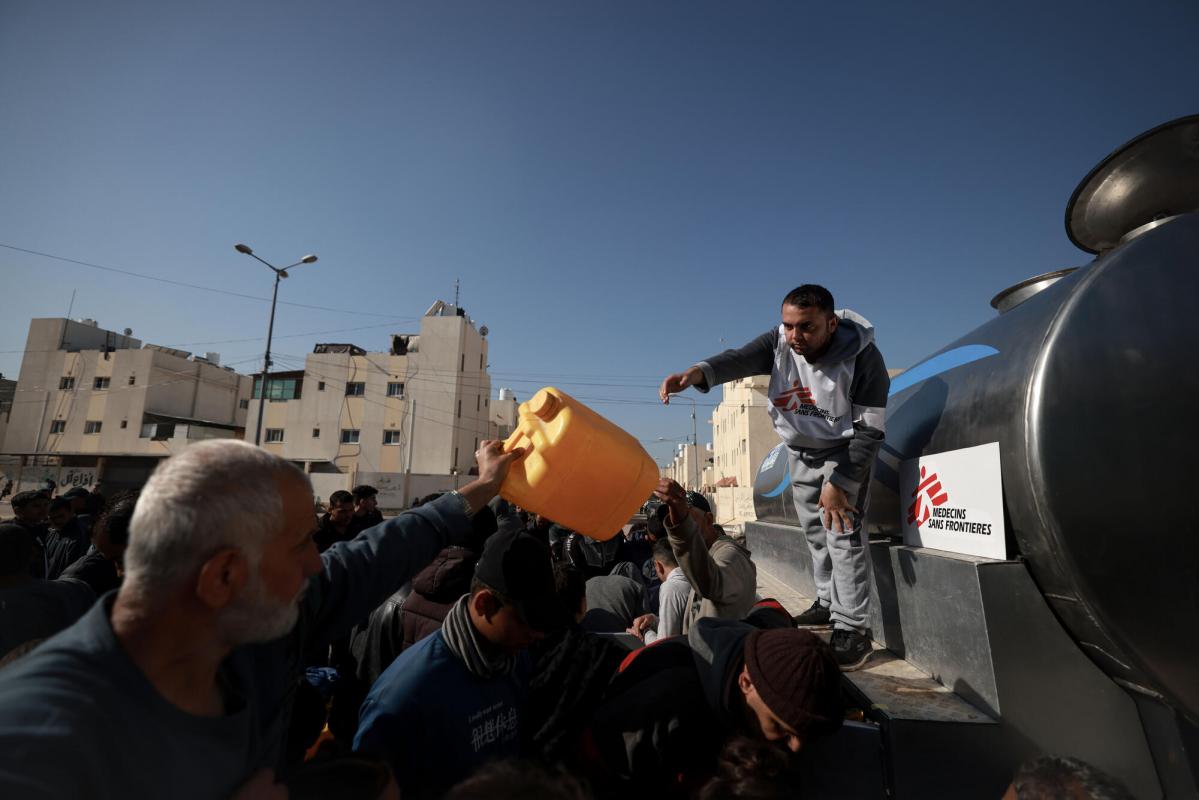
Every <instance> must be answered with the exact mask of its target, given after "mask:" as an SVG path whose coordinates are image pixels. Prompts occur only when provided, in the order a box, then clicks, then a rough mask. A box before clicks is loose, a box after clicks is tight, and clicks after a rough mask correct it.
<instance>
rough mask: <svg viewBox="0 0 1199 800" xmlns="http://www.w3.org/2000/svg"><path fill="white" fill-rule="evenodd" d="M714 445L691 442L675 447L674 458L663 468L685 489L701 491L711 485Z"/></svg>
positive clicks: (666, 475) (664, 472) (665, 475)
mask: <svg viewBox="0 0 1199 800" xmlns="http://www.w3.org/2000/svg"><path fill="white" fill-rule="evenodd" d="M711 462H712V445H711V444H705V445H694V444H691V443H690V442H688V443H686V444H680V445H678V447H677V448H675V453H674V458H673V459H672V460H671V462H670V464H669V465H668V466H667V467H666V468H665V469H664V470H663V476H664V477H667V478H670V479H671V480H673V481H674V482H676V483H678V484H679V485H680V486H682V487H683V488H685V489H688V490H694V491H701V490H704V489H705V487H709V486H711V485H712V484H711V479H712V476H713V472H712V464H711Z"/></svg>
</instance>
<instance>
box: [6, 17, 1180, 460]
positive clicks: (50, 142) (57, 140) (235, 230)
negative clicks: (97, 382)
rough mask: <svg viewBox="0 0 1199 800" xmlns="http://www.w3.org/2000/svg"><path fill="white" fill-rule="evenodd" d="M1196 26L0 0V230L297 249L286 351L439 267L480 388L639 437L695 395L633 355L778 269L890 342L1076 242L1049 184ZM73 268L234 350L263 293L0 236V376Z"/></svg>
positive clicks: (252, 351) (250, 340)
mask: <svg viewBox="0 0 1199 800" xmlns="http://www.w3.org/2000/svg"><path fill="white" fill-rule="evenodd" d="M1197 33H1199V5H1196V4H1195V3H1193V2H1147V3H1137V4H1135V5H1134V4H1132V3H1094V2H1087V3H1083V2H1059V3H1004V4H999V3H993V4H970V3H960V2H957V3H938V4H932V3H928V4H900V3H857V4H829V3H826V4H815V3H776V2H752V3H731V2H673V3H668V2H645V0H643V1H642V2H605V3H597V2H588V3H583V2H503V3H496V2H469V3H468V2H426V3H400V2H344V3H332V2H327V3H317V2H287V3H284V2H254V3H246V2H228V1H226V0H213V1H212V2H205V3H162V2H119V0H118V1H117V2H112V3H90V2H70V1H69V0H68V1H66V2H58V3H46V2H37V1H36V0H7V2H5V3H3V4H0V244H4V245H9V246H15V247H19V248H24V249H26V250H35V251H39V252H43V253H49V254H53V255H57V256H62V257H66V258H70V259H76V260H80V261H86V262H90V263H93V264H98V265H101V266H106V267H112V268H117V269H124V270H129V271H134V272H138V273H143V274H147V275H153V276H158V277H161V278H164V279H167V280H172V281H179V282H184V283H192V284H197V285H202V286H206V287H212V288H217V289H221V290H224V291H228V292H235V293H240V294H246V295H251V296H258V297H269V295H270V289H271V276H270V273H269V272H267V270H266V269H265V268H264V267H261V266H259V265H258V264H257V263H256V262H254V261H252V260H251V259H248V258H246V257H245V256H241V255H238V254H237V253H235V252H234V251H233V247H232V246H233V244H234V243H235V242H239V241H244V242H246V243H248V244H250V245H251V246H252V247H253V248H254V249H255V251H256V252H258V253H260V254H261V255H263V256H264V257H266V258H267V259H269V260H273V261H275V262H276V263H280V264H282V263H286V262H288V261H290V260H296V259H298V258H299V257H300V256H301V255H303V254H305V253H309V252H314V253H317V254H318V255H319V256H320V261H319V262H318V263H317V264H315V265H313V266H311V267H304V268H302V269H301V270H297V271H296V273H295V275H294V276H293V278H292V279H291V280H289V281H287V282H286V283H285V284H284V285H283V287H282V292H281V299H283V300H285V301H288V302H291V303H299V304H307V305H315V306H323V307H325V308H328V309H336V310H317V309H311V308H301V307H297V306H291V305H281V306H280V309H279V316H278V320H277V323H276V334H277V335H282V336H283V337H284V338H281V339H278V340H277V342H276V348H275V349H276V350H277V351H278V352H280V353H283V354H286V356H288V357H291V358H293V359H299V358H302V357H303V354H304V353H306V352H309V351H310V350H311V346H312V344H313V343H314V342H316V341H318V340H321V341H328V340H350V341H354V342H356V343H358V344H360V345H362V346H365V347H368V348H370V349H383V348H384V347H385V344H386V334H387V333H388V332H389V331H392V330H395V331H410V330H415V328H416V322H415V320H416V318H417V317H419V315H420V314H421V313H422V312H423V311H424V310H425V309H426V308H427V307H428V306H429V305H430V304H431V303H432V302H433V301H434V300H435V299H438V298H442V299H447V300H449V299H452V293H453V285H454V280H455V279H456V278H457V279H460V280H461V282H462V305H463V306H465V308H466V309H467V311H468V313H470V314H471V316H473V317H474V318H475V319H476V320H477V321H479V322H480V323H484V324H486V325H487V326H488V327H489V328H490V330H491V335H490V338H491V371H492V374H493V382H494V385H495V386H496V387H497V388H498V387H500V386H510V387H512V388H513V389H515V391H516V393H517V395H518V397H520V398H521V399H527V398H528V396H529V395H530V394H531V393H532V392H533V391H535V390H536V389H537V388H538V387H540V386H541V385H544V384H547V383H554V384H556V385H559V386H561V387H562V388H564V389H566V390H567V391H570V392H572V393H574V394H575V395H576V396H578V397H580V398H585V399H587V400H588V401H589V402H590V403H591V404H592V405H593V406H594V407H595V408H596V409H597V410H599V411H600V412H601V413H603V414H605V415H607V416H609V417H610V418H611V419H613V420H615V421H616V422H618V423H620V424H621V425H623V426H625V427H626V428H628V429H629V430H630V431H632V432H633V433H634V434H636V435H637V436H638V437H639V438H642V439H644V440H649V444H648V446H649V447H650V451H651V453H653V454H654V455H655V457H657V458H659V460H663V459H665V458H667V457H668V455H669V450H670V448H671V444H670V442H669V441H668V442H666V443H656V442H653V441H652V440H655V439H657V437H664V438H666V439H668V440H675V441H677V440H681V439H682V438H683V437H685V436H687V435H689V433H690V404H687V403H683V404H678V405H672V406H670V407H669V408H662V407H661V406H659V405H656V403H655V387H656V385H657V383H658V381H659V380H660V378H661V376H662V375H664V374H665V373H667V372H671V371H675V370H677V369H680V368H682V367H685V366H687V365H689V364H691V363H693V362H694V361H696V360H698V359H699V358H702V357H704V356H706V355H710V354H711V353H713V352H716V351H718V350H720V349H722V348H723V347H725V346H729V345H737V344H740V343H742V342H743V341H745V340H747V339H749V338H751V337H752V336H754V335H756V334H757V333H760V332H762V331H763V330H765V329H767V328H768V327H770V326H771V325H772V324H774V323H775V321H776V318H777V312H778V302H779V300H780V299H781V297H782V296H783V294H785V293H786V291H787V290H789V289H790V288H792V287H793V286H795V285H797V284H799V283H803V282H809V281H811V282H819V283H823V284H825V285H826V286H828V287H829V288H830V289H831V290H832V291H833V293H834V295H835V296H836V298H837V300H838V304H839V305H843V306H848V307H850V308H853V309H855V310H857V311H858V312H859V313H861V314H863V315H864V316H866V317H867V318H869V319H870V320H872V321H873V322H874V323H875V325H876V328H877V335H878V341H879V345H880V347H881V349H882V351H883V354H884V356H885V357H886V359H887V362H888V364H889V365H890V366H894V367H906V366H910V365H912V364H913V363H915V362H917V361H919V360H920V359H921V358H922V357H924V356H925V355H927V354H929V353H931V352H933V351H935V350H936V349H938V348H940V347H941V346H942V345H944V344H945V343H947V342H948V341H950V340H952V339H954V338H956V337H958V336H960V335H961V334H963V333H965V332H966V331H968V330H970V329H971V328H973V327H975V326H976V325H978V324H980V323H981V322H983V321H985V320H986V319H988V318H989V317H990V316H991V315H992V314H993V313H994V312H993V311H992V310H991V309H990V307H989V306H988V300H989V299H990V298H991V296H992V295H994V294H995V293H996V292H997V291H999V290H1000V289H1002V288H1004V287H1005V286H1007V285H1009V284H1011V283H1013V282H1015V281H1018V280H1021V279H1023V278H1026V277H1029V276H1031V275H1034V274H1038V273H1041V272H1045V271H1048V270H1051V269H1056V268H1060V267H1065V266H1072V265H1078V264H1082V263H1085V262H1086V261H1087V260H1088V257H1087V256H1086V254H1084V253H1082V252H1081V251H1078V250H1076V249H1075V248H1074V247H1073V246H1072V245H1071V244H1070V243H1069V241H1068V240H1067V238H1066V236H1065V233H1064V231H1063V227H1062V217H1063V210H1064V206H1065V203H1066V200H1067V199H1068V197H1069V195H1070V193H1071V191H1072V190H1073V188H1074V186H1075V185H1076V184H1077V182H1078V181H1079V180H1080V179H1081V178H1082V177H1083V176H1084V175H1085V174H1086V172H1087V171H1088V170H1089V169H1090V168H1091V167H1092V166H1093V165H1094V164H1095V163H1096V162H1097V161H1099V160H1100V159H1101V158H1102V157H1103V156H1105V155H1106V154H1107V153H1108V152H1110V151H1111V150H1112V149H1114V148H1115V147H1117V146H1118V145H1120V144H1121V143H1122V142H1124V141H1126V140H1127V139H1129V138H1131V137H1133V136H1135V135H1136V134H1138V133H1140V132H1142V131H1143V130H1146V129H1148V128H1150V127H1152V126H1154V125H1157V124H1159V123H1161V122H1164V121H1166V120H1169V119H1173V118H1175V117H1178V116H1182V115H1184V114H1189V113H1195V112H1196V111H1199V97H1197V95H1196V91H1195V83H1194V76H1195V75H1197V74H1199V47H1195V44H1194V43H1195V40H1196V34H1197ZM73 289H75V290H78V294H77V297H76V300H75V305H74V310H73V314H72V315H73V316H76V317H82V316H87V317H93V318H96V319H97V320H99V321H100V323H101V324H102V325H104V326H105V327H109V328H115V329H118V330H119V329H121V328H124V327H126V326H128V327H131V328H133V330H134V332H135V335H136V336H138V337H139V338H141V339H143V340H145V341H149V342H154V343H162V344H175V343H180V344H183V343H186V344H187V347H186V349H191V350H197V351H204V350H215V351H219V352H221V353H222V354H223V356H224V361H225V362H226V363H230V362H237V363H236V366H238V367H239V368H241V369H243V371H248V370H249V369H251V368H253V366H254V365H255V364H256V363H257V362H256V361H255V357H256V356H257V355H258V354H260V352H261V349H262V341H261V339H262V338H264V337H265V328H266V318H267V313H268V311H269V303H267V302H264V301H262V300H254V299H246V298H241V297H235V296H230V295H227V294H219V293H215V292H206V291H201V290H197V289H191V288H185V287H180V286H175V285H170V284H165V283H158V282H153V281H149V280H144V279H138V278H134V277H132V276H128V275H122V274H119V273H113V272H105V271H101V270H98V269H95V268H89V267H85V266H82V265H77V264H71V263H67V262H63V261H57V260H52V259H47V258H44V257H40V256H35V255H32V254H29V253H24V252H20V251H17V250H12V249H5V248H0V350H3V351H5V352H2V353H0V372H3V373H5V374H6V375H12V376H15V375H16V373H17V371H18V368H19V359H20V356H19V351H20V349H21V348H22V347H23V344H24V337H25V332H26V328H27V326H28V320H29V318H30V317H34V316H61V315H64V314H65V313H66V311H67V308H68V304H69V302H70V297H71V291H72V290H73ZM367 326H374V327H367ZM347 329H355V330H347ZM312 331H335V332H336V333H327V334H319V335H308V336H291V334H301V333H308V332H312ZM224 340H245V341H224ZM722 340H723V341H722ZM195 342H200V343H203V342H217V343H215V344H194V345H193V344H191V343H195ZM13 351H17V352H13ZM715 401H716V400H715V398H713V396H711V395H710V396H709V397H708V398H704V399H703V402H705V403H713V402H715ZM702 411H706V409H702V408H701V434H700V438H701V441H703V440H710V438H711V436H710V432H709V433H707V434H706V435H705V433H704V431H703V427H704V426H703V422H702V420H703V419H704V418H705V416H706V415H705V414H703V413H702Z"/></svg>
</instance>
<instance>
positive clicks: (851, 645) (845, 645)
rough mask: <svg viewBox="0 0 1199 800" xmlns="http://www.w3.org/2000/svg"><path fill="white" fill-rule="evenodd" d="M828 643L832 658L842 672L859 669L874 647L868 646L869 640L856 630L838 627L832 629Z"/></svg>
mask: <svg viewBox="0 0 1199 800" xmlns="http://www.w3.org/2000/svg"><path fill="white" fill-rule="evenodd" d="M829 644H830V645H831V646H832V648H833V658H834V659H836V661H837V666H839V667H841V671H842V672H853V671H854V670H855V669H861V668H862V667H863V666H864V665H865V664H866V662H867V661H868V660H869V659H870V654H871V653H873V652H874V648H872V647H871V646H870V640H869V639H867V638H866V637H865V636H863V635H862V634H860V633H858V632H857V631H847V630H841V629H840V628H838V629H837V630H835V631H833V635H832V637H831V638H830V639H829Z"/></svg>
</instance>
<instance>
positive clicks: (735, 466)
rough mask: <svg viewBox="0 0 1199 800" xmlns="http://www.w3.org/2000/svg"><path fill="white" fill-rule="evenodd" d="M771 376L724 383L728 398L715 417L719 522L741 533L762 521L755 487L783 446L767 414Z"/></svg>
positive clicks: (719, 407)
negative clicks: (761, 468) (776, 450)
mask: <svg viewBox="0 0 1199 800" xmlns="http://www.w3.org/2000/svg"><path fill="white" fill-rule="evenodd" d="M769 385H770V377H769V376H767V375H756V376H754V377H750V378H742V379H741V380H737V381H730V382H729V383H726V384H724V385H723V386H722V387H721V389H722V391H723V397H722V399H721V401H720V405H718V406H717V407H716V408H715V410H714V411H713V412H712V419H711V422H712V450H713V454H712V455H713V464H712V466H713V476H714V480H713V481H712V483H713V484H714V486H715V492H716V504H715V511H716V519H717V522H719V523H720V524H722V525H725V526H729V527H732V528H734V529H736V528H739V527H740V526H741V525H742V524H743V523H745V522H747V521H750V520H753V519H756V515H755V514H754V499H753V485H754V476H755V475H757V472H758V466H759V465H760V464H761V463H762V460H763V459H764V458H765V457H766V454H767V453H769V452H770V451H771V449H773V448H774V447H775V446H776V445H777V444H778V443H779V438H778V434H776V433H775V432H774V425H773V424H772V423H771V421H770V415H769V412H768V410H767V409H769V408H770V399H769V398H768V396H767V390H768V388H769Z"/></svg>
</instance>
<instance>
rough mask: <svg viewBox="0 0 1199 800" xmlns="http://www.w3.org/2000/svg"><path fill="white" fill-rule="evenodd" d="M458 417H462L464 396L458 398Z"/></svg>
mask: <svg viewBox="0 0 1199 800" xmlns="http://www.w3.org/2000/svg"><path fill="white" fill-rule="evenodd" d="M458 419H462V398H461V397H459V398H458Z"/></svg>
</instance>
